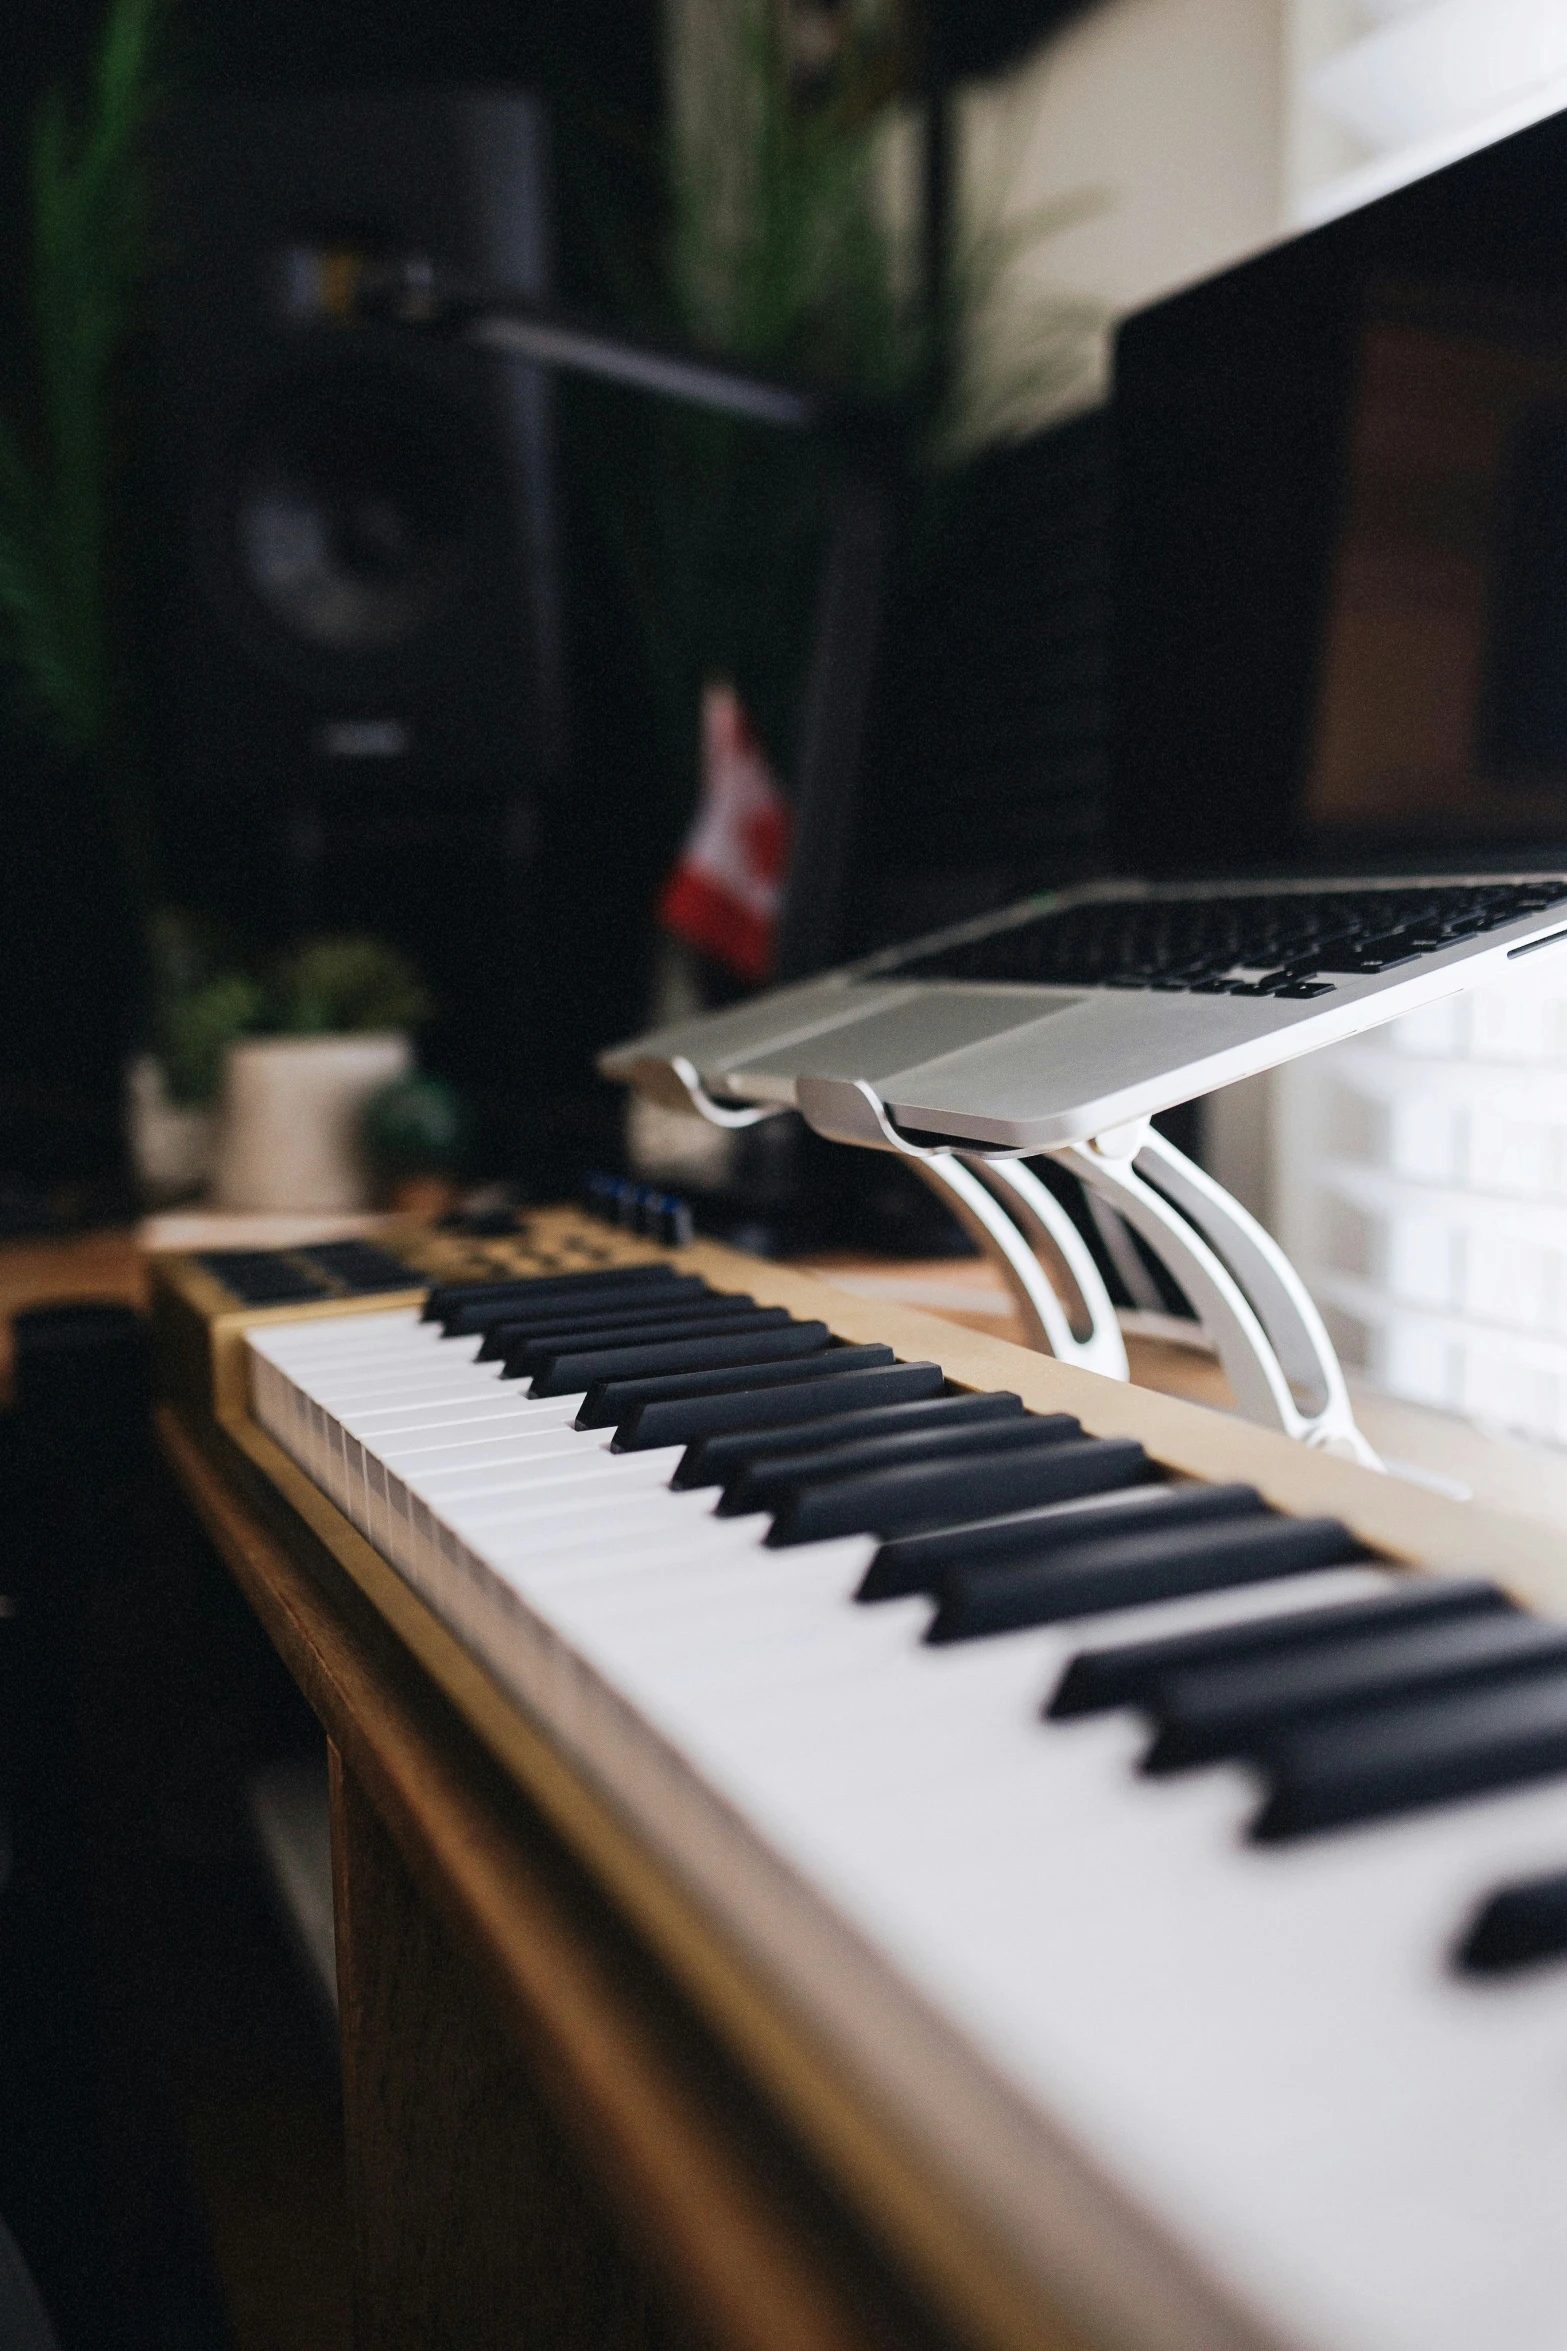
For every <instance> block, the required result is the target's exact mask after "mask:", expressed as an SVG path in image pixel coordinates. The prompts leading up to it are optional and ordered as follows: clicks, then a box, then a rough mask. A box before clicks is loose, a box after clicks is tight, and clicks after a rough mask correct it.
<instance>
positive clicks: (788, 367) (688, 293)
mask: <svg viewBox="0 0 1567 2351" xmlns="http://www.w3.org/2000/svg"><path fill="white" fill-rule="evenodd" d="M671 8H672V11H673V10H674V9H677V8H678V10H679V21H678V26H677V25H676V24H675V20H674V17H673V14H672V16H671V27H672V32H673V35H674V37H673V39H672V42H671V66H672V88H671V105H670V114H671V122H672V129H671V133H670V137H669V140H668V145H667V150H666V153H665V155H664V157H663V159H662V167H661V190H660V192H661V196H662V215H661V218H662V226H663V240H662V244H661V246H659V247H658V248H657V249H656V250H652V251H650V250H648V249H647V248H646V247H645V246H643V245H641V244H639V242H638V238H637V234H636V231H635V228H634V225H633V224H632V223H630V222H628V221H625V220H619V221H617V220H615V219H613V218H606V216H605V214H604V212H603V210H602V208H601V209H600V211H599V218H598V226H599V235H600V245H601V250H602V253H603V256H604V258H605V261H606V263H607V266H608V269H609V273H610V275H611V278H612V279H613V280H614V281H615V283H616V284H617V287H618V290H619V294H620V298H621V301H622V303H623V306H624V307H625V309H626V310H627V311H628V312H629V313H630V314H631V315H632V316H633V317H635V318H636V319H638V320H639V322H640V323H642V324H644V325H647V326H653V327H655V328H661V329H662V330H663V331H665V332H668V333H673V334H674V335H676V336H677V337H678V338H679V339H681V340H683V341H688V342H694V343H696V344H697V345H699V346H701V347H704V348H707V349H709V350H713V351H716V352H721V353H723V354H724V355H725V356H728V357H732V358H736V359H740V360H743V361H745V362H747V363H749V364H750V365H752V366H754V367H756V368H758V369H760V370H762V371H764V372H766V373H769V374H774V375H780V376H785V377H790V376H792V377H796V378H801V379H804V380H806V381H810V382H813V383H818V384H827V385H831V386H834V387H837V388H839V389H841V390H843V391H846V392H848V393H850V394H853V395H855V396H857V397H859V398H861V399H863V400H866V401H868V402H871V403H874V404H876V405H877V406H880V407H882V408H884V409H888V410H892V411H896V412H899V413H901V415H902V417H903V419H904V420H905V424H906V437H907V443H908V446H909V449H910V453H911V456H912V457H913V459H914V461H915V462H914V466H913V469H912V473H913V480H912V485H911V486H912V489H913V492H914V496H913V510H912V513H911V518H910V519H911V520H912V523H913V525H914V528H913V530H912V531H911V534H910V540H909V552H910V559H911V560H914V561H918V560H919V556H920V552H921V550H922V549H925V548H928V547H929V546H930V545H931V544H933V542H934V540H935V539H936V538H937V537H938V536H939V533H940V530H941V528H942V524H943V519H944V517H945V515H946V514H947V512H948V511H949V504H950V501H949V497H948V491H949V488H950V485H951V483H952V480H953V478H954V477H955V475H956V474H957V473H958V472H959V471H960V469H961V468H962V467H963V466H964V465H965V464H967V463H968V462H969V461H971V460H972V459H973V458H974V457H975V456H977V455H978V454H979V453H980V452H981V451H982V450H983V449H985V448H987V447H989V446H992V445H994V444H995V443H996V442H998V441H1005V440H1008V439H1016V438H1021V437H1022V436H1023V435H1024V434H1026V433H1028V432H1030V431H1033V430H1035V429H1037V428H1038V426H1039V425H1040V424H1041V423H1042V422H1043V421H1044V420H1045V419H1046V418H1047V417H1048V416H1049V415H1051V414H1053V413H1055V412H1057V411H1058V410H1059V409H1060V408H1061V406H1062V405H1063V403H1064V402H1065V401H1066V400H1068V399H1069V397H1070V396H1071V394H1072V392H1073V391H1074V390H1076V389H1077V388H1078V387H1079V386H1081V385H1086V384H1087V382H1088V381H1089V380H1090V377H1091V372H1092V367H1093V362H1094V358H1095V353H1096V348H1097V339H1098V336H1099V333H1100V331H1101V329H1102V327H1103V324H1104V314H1103V312H1102V310H1101V309H1100V307H1099V306H1098V305H1096V304H1093V303H1090V302H1087V301H1084V300H1081V299H1078V298H1073V297H1067V296H1063V295H1061V294H1059V293H1058V292H1056V291H1054V290H1053V289H1050V288H1048V287H1046V286H1044V285H1042V284H1040V283H1039V282H1038V281H1037V279H1036V278H1035V276H1034V271H1035V268H1036V266H1037V259H1038V255H1039V252H1040V249H1041V247H1042V245H1043V243H1044V242H1045V241H1046V240H1047V239H1048V238H1050V237H1051V236H1053V235H1055V234H1057V233H1059V232H1060V230H1062V229H1063V228H1065V227H1067V226H1069V225H1070V224H1071V223H1072V222H1073V221H1075V220H1077V219H1079V218H1081V217H1082V216H1083V215H1084V213H1085V212H1088V211H1091V210H1094V209H1096V208H1097V202H1098V200H1097V199H1095V198H1092V197H1088V196H1082V197H1075V198H1070V199H1066V200H1063V201H1062V202H1060V203H1057V204H1053V205H1047V206H1040V207H1036V208H1035V209H1034V210H1032V211H1031V212H1028V213H1026V214H1019V215H1015V216H1008V215H1007V214H1006V212H1005V206H1004V198H1003V202H1002V205H1001V207H1000V208H998V209H997V210H996V212H995V213H994V214H993V215H987V216H983V217H978V218H965V219H963V220H961V221H960V223H959V224H958V225H957V226H956V228H955V229H954V232H953V236H952V246H951V250H950V252H949V254H948V257H947V268H946V271H945V274H944V283H943V286H942V289H941V294H940V300H939V302H938V303H936V304H934V305H933V304H932V302H931V300H930V297H929V293H928V289H927V287H926V286H925V284H924V282H923V278H922V273H921V268H920V256H919V253H918V251H917V226H916V221H915V217H914V216H915V210H916V208H915V206H914V205H913V204H912V202H907V203H905V204H904V205H903V207H902V208H901V209H902V214H903V218H902V219H901V220H900V218H899V207H898V206H897V205H896V203H895V202H894V200H893V198H894V185H893V183H894V179H895V176H896V171H897V167H898V162H899V155H898V141H899V138H900V136H901V138H902V161H903V163H904V165H905V166H906V165H907V163H908V161H909V158H910V155H911V153H912V151H913V138H912V133H913V125H912V122H911V121H909V120H908V119H907V117H906V116H905V115H904V114H903V113H902V112H901V110H900V94H901V92H902V91H903V90H904V89H906V88H907V86H908V84H909V81H910V79H911V71H910V61H909V59H908V58H907V57H906V56H905V55H904V54H903V53H902V51H901V48H900V40H901V38H902V34H903V30H904V27H905V25H906V23H907V21H908V12H907V11H906V10H904V9H902V8H900V7H899V6H898V5H897V0H863V4H862V5H860V6H858V7H857V8H853V9H846V10H843V11H840V12H837V14H836V15H835V17H834V20H833V22H834V24H835V26H836V27H837V31H838V42H839V45H838V47H837V50H836V53H835V54H834V55H833V56H831V57H830V58H829V59H828V60H827V61H826V62H825V63H824V64H822V65H820V66H819V67H817V68H816V70H814V71H811V72H807V73H802V71H801V60H800V57H799V55H798V52H797V48H796V49H793V50H792V49H791V46H790V44H791V40H792V39H793V38H794V37H795V36H794V35H793V34H792V33H791V29H790V28H791V26H792V25H793V24H795V22H796V19H797V17H798V15H799V13H800V12H798V11H794V10H791V9H790V8H788V7H787V6H784V5H782V4H781V0H671ZM933 388H934V389H935V393H936V397H935V398H934V399H932V396H931V395H932V390H933ZM579 397H581V396H580V395H579ZM584 405H585V406H588V407H590V408H591V409H592V411H593V428H592V441H591V446H590V448H589V451H588V460H587V461H588V464H589V467H590V469H591V473H592V474H593V475H595V476H596V477H597V478H598V480H599V483H600V496H601V506H602V509H603V512H604V514H605V519H606V524H607V527H608V530H609V532H610V535H611V538H612V540H613V541H614V544H615V546H616V548H617V551H618V553H619V555H620V557H621V562H622V568H623V571H624V575H625V577H626V578H627V580H628V582H629V583H630V587H631V592H632V596H633V599H634V602H635V606H636V610H637V613H638V617H639V620H640V623H641V627H642V632H643V636H644V640H645V642H646V645H647V649H648V655H649V675H650V677H651V678H652V680H653V681H654V684H655V688H656V690H657V691H658V693H659V694H660V696H661V699H662V702H663V706H664V711H665V717H666V722H667V724H668V727H669V731H670V737H671V749H672V751H673V752H674V766H675V769H676V771H677V774H678V776H679V777H680V779H681V780H680V782H679V783H678V784H677V786H676V789H677V791H678V792H679V795H680V797H681V799H682V801H683V802H684V803H685V804H689V795H690V788H691V779H692V777H693V776H694V772H695V765H696V744H697V717H696V714H697V711H698V709H699V704H700V689H701V686H702V683H703V681H704V679H706V678H709V677H714V676H722V677H727V678H730V679H732V680H733V681H734V683H735V685H736V686H737V688H738V689H739V692H740V695H741V698H742V700H743V701H744V703H745V705H746V707H747V710H748V711H749V713H750V715H751V717H752V719H753V720H754V722H755V724H756V726H757V731H758V733H759V735H760V736H761V739H762V741H763V743H764V745H765V746H766V748H767V750H768V753H769V755H770V757H771V758H772V760H773V762H774V764H775V766H777V767H778V768H779V769H780V770H782V771H784V772H787V770H788V768H789V766H790V765H791V764H792V762H793V758H794V753H795V741H794V733H795V724H796V714H797V711H798V707H799V700H800V691H801V685H802V677H803V668H804V663H805V660H806V657H807V654H808V650H809V644H810V633H811V627H812V621H813V617H814V612H815V606H816V597H817V593H818V588H819V582H820V565H821V556H822V547H823V531H824V525H825V519H826V515H827V510H828V502H829V498H830V494H831V487H832V482H833V479H834V465H833V459H832V457H831V454H830V453H829V452H828V451H826V450H825V449H823V448H822V447H821V446H820V445H819V444H817V443H816V442H814V441H809V442H802V441H800V440H799V439H797V438H795V437H794V436H791V435H787V434H782V433H769V432H767V431H765V430H761V429H758V428H756V427H754V426H748V425H744V424H740V423H737V422H734V421H732V420H729V419H726V418H721V417H716V416H710V415H706V414H703V413H700V412H697V411H695V410H692V409H688V408H683V407H679V406H677V405H675V404H673V403H661V404H658V405H657V406H656V407H650V408H649V409H648V410H646V411H645V412H644V414H643V415H642V416H641V417H639V418H636V419H633V418H632V417H631V416H630V415H629V413H628V411H627V409H626V406H625V404H624V401H623V399H622V403H621V405H620V407H619V409H618V410H617V408H616V407H615V404H614V399H613V396H612V397H611V398H609V399H599V398H596V397H595V396H592V395H590V396H588V399H587V400H586V401H585V402H584ZM617 437H618V440H619V444H620V445H619V446H618V447H617V448H615V453H614V456H613V457H612V458H610V457H608V452H609V450H610V449H611V448H612V447H613V446H614V442H615V439H616V438H617Z"/></svg>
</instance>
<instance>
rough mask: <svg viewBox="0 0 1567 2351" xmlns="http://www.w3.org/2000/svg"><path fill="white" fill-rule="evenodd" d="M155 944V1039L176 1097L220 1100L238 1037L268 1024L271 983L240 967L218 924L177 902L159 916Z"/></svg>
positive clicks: (187, 1100)
mask: <svg viewBox="0 0 1567 2351" xmlns="http://www.w3.org/2000/svg"><path fill="white" fill-rule="evenodd" d="M149 946H150V950H151V962H152V982H153V1041H154V1045H155V1048H156V1051H157V1055H158V1059H159V1060H160V1062H161V1063H162V1065H163V1076H164V1083H165V1085H166V1086H167V1088H168V1092H169V1098H170V1100H171V1101H174V1102H178V1103H181V1104H185V1105H191V1106H194V1105H204V1104H207V1103H210V1102H214V1101H216V1099H217V1094H218V1088H219V1086H220V1084H221V1083H222V1078H223V1057H224V1055H225V1054H226V1053H227V1051H228V1049H229V1047H230V1045H232V1044H233V1043H234V1042H235V1041H236V1040H237V1039H238V1038H240V1037H242V1036H245V1035H247V1034H248V1033H249V1032H251V1031H252V1030H254V1029H256V1028H259V1026H260V1025H261V1020H262V1016H263V1013H264V1010H265V1002H266V999H265V996H264V994H263V991H262V989H261V987H260V986H259V984H258V983H257V982H256V981H255V980H253V979H252V978H250V977H249V975H248V974H247V973H245V972H243V971H241V970H239V969H237V968H235V966H234V964H233V960H232V958H231V957H230V956H229V955H228V954H227V953H226V951H225V947H224V943H223V941H222V940H221V938H220V937H219V936H218V934H217V933H216V932H214V931H212V930H210V929H209V928H208V927H207V926H205V925H203V924H200V923H197V922H194V921H192V920H191V918H190V917H189V916H188V915H184V914H179V913H176V912H175V911H174V910H173V909H172V908H167V907H166V908H163V909H161V910H160V911H159V912H157V913H156V914H155V915H154V916H153V918H152V922H151V924H150V929H149Z"/></svg>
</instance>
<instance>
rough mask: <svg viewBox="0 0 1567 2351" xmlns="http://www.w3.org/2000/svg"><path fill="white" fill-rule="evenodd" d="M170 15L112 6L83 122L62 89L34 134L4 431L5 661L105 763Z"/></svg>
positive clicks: (52, 95)
mask: <svg viewBox="0 0 1567 2351" xmlns="http://www.w3.org/2000/svg"><path fill="white" fill-rule="evenodd" d="M165 6H166V0H112V5H111V7H110V11H109V15H108V17H107V20H106V22H105V25H104V29H103V34H102V38H101V40H100V43H99V46H98V51H97V55H96V58H95V60H94V64H93V71H92V78H91V85H90V89H89V92H88V97H87V103H86V106H85V108H84V110H83V112H82V115H81V118H80V119H79V120H78V119H76V118H75V117H74V116H73V112H72V109H71V106H70V103H69V101H68V99H67V96H66V93H65V92H64V91H63V90H60V89H55V90H51V91H50V92H49V93H48V95H47V96H46V97H45V98H44V100H43V101H42V103H41V105H40V106H39V108H38V111H37V113H36V115H35V118H34V122H33V132H32V146H31V156H30V171H29V196H30V208H31V228H32V251H31V256H30V260H31V295H32V320H31V323H32V340H33V351H32V377H33V399H32V403H31V409H32V413H31V415H30V416H29V417H28V418H27V419H26V420H25V421H22V420H18V419H13V420H4V419H0V651H3V652H4V654H5V655H6V656H7V657H8V658H9V660H10V662H11V663H12V665H13V666H14V668H15V670H16V671H17V672H18V673H19V675H20V678H21V680H22V683H23V687H24V691H25V692H26V695H27V698H28V700H29V702H30V703H31V705H32V708H33V710H34V712H35V714H36V715H37V717H38V718H40V719H41V720H42V721H43V722H44V723H45V724H46V726H47V727H48V728H49V730H50V731H51V732H52V733H53V735H54V736H55V737H56V739H57V740H58V741H59V742H61V743H62V744H63V745H64V746H66V747H67V748H69V749H71V750H74V751H91V752H98V753H101V752H103V751H104V750H105V749H106V748H107V747H108V746H109V744H110V741H111V737H112V734H113V728H114V720H115V702H116V689H115V679H114V676H113V663H112V659H111V651H110V629H109V617H108V597H109V587H108V574H109V569H110V560H109V557H110V551H109V535H110V520H109V515H110V495H111V486H112V477H113V471H114V464H115V456H116V451H115V437H114V432H113V428H112V400H113V389H114V378H115V371H116V366H117V363H118V360H119V358H120V355H121V353H122V351H123V348H124V344H125V340H126V337H127V334H128V333H129V331H130V330H131V328H132V326H133V325H134V323H135V320H136V316H137V310H138V303H139V297H140V291H141V286H142V282H143V279H144V277H145V274H146V269H147V262H148V248H149V236H150V211H151V199H150V186H149V166H148V161H147V156H146V148H145V138H146V132H147V128H148V125H149V122H150V121H151V119H152V116H153V113H154V111H155V108H156V105H157V102H158V77H157V44H158V36H159V33H160V30H161V23H162V18H163V14H164V9H165Z"/></svg>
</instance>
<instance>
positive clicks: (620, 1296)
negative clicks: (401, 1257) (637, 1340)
mask: <svg viewBox="0 0 1567 2351" xmlns="http://www.w3.org/2000/svg"><path fill="white" fill-rule="evenodd" d="M724 1295H727V1293H725V1292H722V1291H718V1290H710V1289H709V1288H708V1286H707V1284H706V1282H704V1281H703V1280H702V1279H701V1278H700V1276H699V1275H697V1274H694V1273H691V1274H679V1275H677V1276H676V1277H675V1279H674V1280H673V1281H668V1282H654V1283H652V1284H649V1283H647V1282H628V1283H616V1284H614V1285H613V1286H612V1287H611V1288H608V1289H604V1290H597V1291H595V1292H594V1294H593V1296H592V1297H591V1298H561V1297H558V1296H553V1295H552V1296H550V1297H547V1298H532V1297H529V1296H527V1295H526V1294H525V1293H524V1294H523V1295H521V1296H519V1295H518V1293H517V1292H516V1291H515V1290H513V1289H511V1288H510V1287H509V1286H508V1288H507V1291H506V1294H505V1295H504V1296H503V1297H500V1298H485V1299H476V1300H475V1301H474V1302H473V1304H471V1305H469V1306H456V1307H453V1309H452V1311H451V1313H450V1314H446V1315H442V1316H441V1317H440V1318H439V1319H440V1321H441V1324H442V1328H443V1331H444V1334H445V1336H446V1337H447V1338H448V1339H467V1338H471V1337H472V1336H473V1334H474V1333H475V1332H476V1331H486V1332H488V1331H493V1330H497V1329H499V1328H501V1327H502V1326H503V1325H506V1324H510V1325H511V1326H512V1328H514V1329H516V1330H532V1329H534V1328H535V1327H536V1326H537V1325H538V1324H540V1323H544V1322H563V1321H565V1320H566V1319H567V1317H568V1316H571V1315H581V1316H583V1317H584V1318H585V1317H586V1316H588V1315H590V1314H595V1315H596V1314H614V1313H616V1312H621V1313H625V1314H658V1313H667V1314H673V1313H674V1312H675V1311H676V1310H677V1308H678V1307H679V1306H681V1305H682V1304H684V1303H685V1302H686V1301H688V1300H689V1301H691V1302H692V1303H694V1304H697V1305H700V1304H701V1303H702V1301H703V1300H704V1299H708V1298H717V1297H721V1296H724ZM429 1319H431V1318H430V1317H428V1316H427V1317H426V1320H429Z"/></svg>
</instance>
